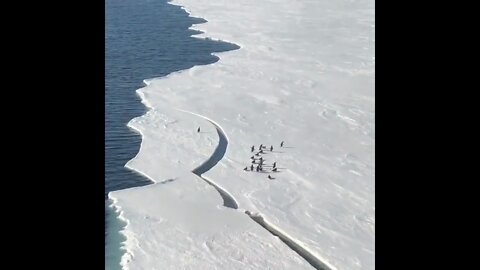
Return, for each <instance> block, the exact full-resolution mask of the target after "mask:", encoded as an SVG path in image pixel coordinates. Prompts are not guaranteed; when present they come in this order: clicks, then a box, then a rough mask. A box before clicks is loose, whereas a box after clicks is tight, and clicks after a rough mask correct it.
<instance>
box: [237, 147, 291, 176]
mask: <svg viewBox="0 0 480 270" xmlns="http://www.w3.org/2000/svg"><path fill="white" fill-rule="evenodd" d="M283 143H284V142H283V141H282V142H281V143H280V147H283ZM258 149H259V151H258V152H257V153H255V154H254V155H253V156H251V157H250V159H251V160H252V164H250V171H253V168H254V166H253V165H254V164H257V167H255V170H256V171H257V172H260V171H263V162H264V159H263V157H261V156H260V155H261V154H264V153H265V152H264V151H263V150H265V151H267V147H266V146H265V145H263V144H260V146H259V147H258ZM269 149H270V152H271V151H273V145H271V146H270V148H269ZM250 151H251V152H252V153H253V152H254V151H255V145H252V147H251V148H250ZM255 156H257V157H258V156H260V158H259V159H257V158H255ZM257 161H258V163H257ZM248 168H249V167H248V166H246V167H245V168H244V169H243V170H244V171H248ZM272 172H278V168H277V162H273V164H272ZM268 179H270V180H273V179H275V178H274V177H272V176H271V175H270V174H269V175H268Z"/></svg>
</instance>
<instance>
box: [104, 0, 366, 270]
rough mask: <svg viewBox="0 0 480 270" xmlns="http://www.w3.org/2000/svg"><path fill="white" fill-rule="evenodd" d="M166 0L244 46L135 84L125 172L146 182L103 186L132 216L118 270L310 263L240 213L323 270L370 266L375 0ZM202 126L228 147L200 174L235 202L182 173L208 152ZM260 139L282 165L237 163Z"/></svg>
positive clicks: (209, 138) (208, 31)
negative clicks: (132, 144) (136, 146)
mask: <svg viewBox="0 0 480 270" xmlns="http://www.w3.org/2000/svg"><path fill="white" fill-rule="evenodd" d="M173 4H176V5H181V6H184V7H185V9H186V10H187V11H188V12H189V13H191V15H192V16H195V17H201V18H204V19H206V20H207V21H208V22H207V23H204V24H199V25H194V26H193V27H192V28H194V29H197V30H201V31H203V32H205V33H204V34H200V35H199V37H210V38H212V39H219V40H225V41H230V42H233V43H235V44H238V45H239V46H241V48H240V49H239V50H235V51H230V52H224V53H219V54H216V55H218V56H219V57H220V61H218V62H216V63H214V64H211V65H207V66H196V67H193V68H191V69H189V70H185V71H181V72H177V73H173V74H170V75H169V76H167V77H162V78H158V79H149V80H146V81H145V82H146V83H147V84H148V85H147V86H146V87H144V88H142V89H139V90H138V93H139V95H140V96H141V97H142V100H143V102H144V104H145V105H146V106H147V107H149V109H150V110H149V112H148V113H147V114H145V115H143V116H141V117H139V118H135V119H133V120H132V121H131V122H130V123H129V126H130V127H132V128H134V129H136V130H137V131H139V132H140V133H141V134H142V137H143V141H142V145H141V148H140V151H139V153H138V155H137V156H136V157H135V158H134V159H132V160H131V161H130V162H129V163H128V164H127V166H128V167H129V168H131V169H133V170H136V171H138V172H140V173H142V174H144V175H146V176H147V177H149V178H150V179H151V180H152V181H154V182H155V184H153V185H149V186H144V187H139V188H133V189H128V190H121V191H116V192H112V193H110V194H109V196H110V198H112V200H113V201H114V206H115V207H116V209H117V210H118V211H119V212H120V217H121V218H122V219H124V220H125V221H126V222H127V224H128V225H127V226H126V228H125V229H124V231H123V233H124V234H125V236H126V238H127V240H126V242H125V249H126V250H127V253H126V254H125V255H124V256H123V258H122V265H123V268H124V269H158V268H159V267H161V268H162V269H163V268H169V267H171V268H172V269H173V268H174V269H190V268H192V269H193V268H195V269H212V268H218V269H226V268H227V269H269V268H270V269H302V267H305V268H309V269H313V268H312V266H310V265H309V264H308V263H306V261H305V260H304V259H302V257H300V256H299V255H297V253H295V252H294V251H292V250H291V249H290V248H289V247H287V246H286V245H285V244H284V243H283V242H281V241H280V240H278V238H276V237H274V236H272V235H271V234H270V233H269V232H268V231H267V230H265V229H264V228H262V227H261V226H260V225H259V224H257V223H255V222H254V221H253V220H252V219H250V218H249V217H248V216H247V215H245V213H244V212H245V211H249V212H251V213H253V215H259V216H261V217H262V218H263V219H264V220H265V222H267V223H268V224H271V225H272V226H275V227H276V228H277V229H278V230H279V231H281V232H283V233H284V234H286V235H288V237H290V238H291V239H292V241H295V242H296V243H298V245H300V246H302V247H303V248H304V249H305V250H308V251H309V252H310V253H312V254H313V256H314V257H315V258H318V259H319V260H321V261H322V262H323V263H325V264H327V265H328V266H329V268H331V269H374V268H375V260H374V259H375V195H374V193H375V180H374V179H375V84H374V80H375V77H374V75H375V58H374V56H375V55H374V41H375V34H374V32H375V27H374V23H375V22H374V1H373V0H360V1H326V0H310V1H309V0H306V1H291V0H290V1H286V0H267V1H252V0H237V1H226V0H215V1H212V0H208V1H207V0H195V1H193V0H176V1H173ZM190 112H191V113H190ZM209 120H210V121H213V122H214V123H215V124H217V125H218V126H219V127H220V128H221V130H222V131H223V133H224V135H225V136H226V138H227V139H228V146H227V148H226V152H225V155H224V156H221V160H220V161H219V162H218V163H217V164H216V165H215V166H214V167H213V168H212V169H210V170H209V171H208V172H206V173H205V174H204V175H202V176H203V177H205V178H208V179H209V180H210V181H211V182H212V183H213V184H215V185H218V186H219V187H221V188H222V189H223V190H224V191H226V192H228V194H230V195H231V196H232V197H233V199H234V200H235V202H236V203H237V204H238V209H231V208H226V207H223V206H222V198H221V197H220V195H219V193H218V192H217V191H216V190H215V189H214V188H213V187H212V186H211V185H208V184H207V183H206V182H205V181H204V180H202V179H201V178H199V177H198V176H195V175H193V174H192V173H191V171H192V170H194V169H195V168H197V167H199V166H200V165H201V164H202V163H204V162H205V161H206V160H207V159H209V158H210V157H211V155H212V153H213V154H215V153H216V152H217V151H216V149H217V146H218V142H219V137H218V134H217V131H216V128H215V125H214V124H212V123H211V122H210V121H209ZM198 126H201V128H202V132H201V133H197V131H196V130H197V128H198ZM281 141H285V147H280V145H279V144H280V142H281ZM260 144H264V145H266V146H267V147H270V145H273V146H274V151H273V152H270V151H266V154H264V155H263V157H264V159H266V164H267V165H270V164H271V163H272V162H273V161H276V162H277V167H279V171H280V172H278V173H256V172H250V171H248V172H245V171H243V168H244V167H245V166H247V165H249V164H250V156H252V153H251V152H250V147H251V146H252V145H255V148H256V149H258V146H259V145H260ZM268 174H270V175H272V176H273V177H275V179H274V180H269V179H268V178H267V175H268ZM169 179H170V180H169ZM166 180H169V181H166ZM209 241H210V242H209ZM208 243H209V244H208ZM208 245H211V246H210V247H209V246H208ZM212 245H213V246H212Z"/></svg>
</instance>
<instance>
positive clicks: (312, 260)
mask: <svg viewBox="0 0 480 270" xmlns="http://www.w3.org/2000/svg"><path fill="white" fill-rule="evenodd" d="M178 110H179V111H182V112H185V113H190V114H193V115H196V116H198V117H201V118H203V119H205V120H207V121H208V122H210V123H211V124H212V125H214V126H215V129H216V130H217V134H218V139H219V142H218V145H217V147H216V148H215V151H213V154H212V155H211V156H210V158H209V159H207V160H206V161H205V162H204V163H203V164H201V165H200V166H198V167H197V168H195V169H194V170H193V171H192V172H193V173H194V174H196V175H198V176H199V177H200V178H202V179H203V180H204V181H205V182H207V183H208V184H209V185H211V186H213V187H214V188H215V189H216V190H217V191H218V193H220V196H222V199H223V205H224V206H225V207H229V208H233V209H238V203H237V201H236V200H235V198H234V197H233V196H232V195H231V194H230V193H229V192H228V191H226V190H225V189H223V188H222V187H220V186H219V185H217V184H216V183H215V182H213V181H212V180H210V179H208V178H206V177H204V176H202V174H204V173H206V172H207V171H209V170H210V169H211V168H213V167H214V166H215V165H216V164H217V163H218V162H219V161H220V160H221V159H222V158H223V157H224V156H225V153H226V151H227V145H228V138H227V135H226V134H225V132H224V131H223V129H222V127H221V126H220V125H218V124H217V123H216V122H215V121H213V120H211V119H209V118H207V117H205V116H203V115H200V114H196V113H193V112H189V111H185V110H180V109H178ZM245 214H246V215H248V216H249V217H250V218H251V219H252V220H253V221H255V222H256V223H258V224H259V225H260V226H262V227H263V228H264V229H266V230H267V231H268V232H270V233H271V234H272V235H274V236H276V237H278V238H279V239H280V240H282V242H284V243H285V244H286V245H287V246H288V247H289V248H290V249H291V250H293V251H295V252H296V253H297V254H298V255H300V256H301V257H302V258H304V259H305V260H306V261H307V262H308V263H309V264H310V265H312V266H313V267H315V269H317V270H331V269H334V268H333V267H331V266H329V265H327V264H326V263H325V262H323V261H322V260H321V259H320V258H318V256H316V255H314V254H313V253H312V252H311V251H309V250H308V249H307V248H305V247H304V246H303V245H302V244H301V242H300V241H298V240H295V239H294V238H292V237H291V236H289V235H287V234H286V233H284V232H283V231H282V230H281V229H280V228H278V227H276V226H275V225H273V224H270V223H269V222H267V221H266V220H265V219H264V218H263V216H261V215H260V214H252V213H251V212H250V211H245Z"/></svg>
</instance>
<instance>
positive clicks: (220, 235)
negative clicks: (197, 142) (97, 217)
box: [113, 174, 312, 269]
mask: <svg viewBox="0 0 480 270" xmlns="http://www.w3.org/2000/svg"><path fill="white" fill-rule="evenodd" d="M114 193H115V195H114V196H113V197H114V199H113V200H114V204H115V205H116V207H118V208H117V210H119V211H120V212H121V215H120V217H121V219H123V220H126V221H128V225H127V227H126V231H125V234H126V237H127V242H126V246H127V247H130V248H131V249H129V250H128V252H127V253H126V255H125V256H123V258H122V263H123V264H124V265H125V266H124V269H312V267H311V266H310V265H309V264H308V263H307V262H305V261H303V260H302V259H301V258H299V257H298V255H296V253H294V252H293V251H291V250H290V249H289V248H288V247H287V246H285V245H284V244H282V242H281V241H280V240H278V239H276V238H274V237H272V236H271V234H269V233H268V232H267V231H266V230H264V229H263V228H262V227H260V226H258V225H257V224H256V223H255V222H253V221H252V220H251V219H250V218H249V217H248V216H247V215H245V214H242V213H241V212H238V211H235V210H233V209H230V208H225V207H221V206H219V204H221V198H220V196H219V195H218V193H217V192H216V191H215V189H213V188H212V187H211V186H209V185H208V184H206V183H205V182H203V180H201V179H199V178H198V177H197V176H195V175H194V174H190V175H185V176H183V177H180V178H177V179H174V180H172V181H169V182H165V183H155V184H152V185H149V186H145V187H142V188H132V189H129V190H121V191H117V192H114Z"/></svg>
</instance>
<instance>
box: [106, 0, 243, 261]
mask: <svg viewBox="0 0 480 270" xmlns="http://www.w3.org/2000/svg"><path fill="white" fill-rule="evenodd" d="M167 2H168V1H166V0H106V1H105V199H106V198H107V194H108V192H110V191H113V190H119V189H124V188H129V187H134V186H141V185H147V184H149V183H150V181H149V180H148V179H146V178H144V177H143V176H141V175H139V174H137V173H135V172H132V171H130V170H129V169H127V168H125V167H124V165H125V163H127V161H128V160H130V159H132V158H133V157H134V156H135V155H136V154H137V152H138V150H139V147H140V143H141V137H140V135H139V134H137V133H135V132H134V131H132V130H130V129H129V128H128V127H127V126H126V125H127V123H128V122H129V121H130V120H131V119H132V118H134V117H137V116H140V115H142V114H144V113H145V112H146V108H145V107H144V105H143V104H142V103H140V99H139V97H138V96H137V95H136V93H135V90H136V89H138V88H140V87H142V81H143V80H144V79H147V78H154V77H160V76H165V75H168V74H169V73H171V72H174V71H178V70H182V69H188V68H191V67H193V66H194V65H205V64H210V63H213V62H216V61H217V60H218V58H217V57H215V56H212V55H211V53H212V52H222V51H228V50H233V49H238V46H236V45H234V44H230V43H225V42H217V41H212V40H208V39H197V38H193V37H191V35H192V34H196V33H198V32H196V31H193V30H188V28H189V27H190V26H191V25H192V24H198V23H204V22H205V20H203V19H199V18H192V17H189V16H188V14H187V13H186V12H185V11H184V10H182V9H181V8H180V7H178V6H173V5H169V4H167ZM111 215H112V213H110V211H108V209H107V208H106V211H105V226H106V228H105V238H106V241H107V238H108V237H107V236H108V230H107V227H108V226H109V222H110V223H111V222H112V220H114V219H112V217H111ZM111 227H115V226H111ZM108 239H110V238H108ZM106 247H107V243H106ZM109 253H112V252H109ZM114 268H115V267H114ZM114 268H111V269H114Z"/></svg>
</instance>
